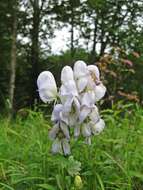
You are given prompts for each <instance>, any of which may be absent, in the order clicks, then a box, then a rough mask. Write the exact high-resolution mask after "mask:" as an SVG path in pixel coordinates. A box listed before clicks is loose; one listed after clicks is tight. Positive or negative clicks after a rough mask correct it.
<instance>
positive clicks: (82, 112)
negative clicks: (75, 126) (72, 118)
mask: <svg viewBox="0 0 143 190" xmlns="http://www.w3.org/2000/svg"><path fill="white" fill-rule="evenodd" d="M90 112H91V108H90V107H87V106H83V107H82V108H81V110H80V114H79V123H82V122H83V121H84V120H85V119H86V118H87V116H88V115H89V114H90Z"/></svg>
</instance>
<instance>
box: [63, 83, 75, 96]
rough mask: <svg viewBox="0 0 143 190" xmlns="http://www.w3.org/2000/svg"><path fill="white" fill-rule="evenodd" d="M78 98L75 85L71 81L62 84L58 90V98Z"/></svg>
mask: <svg viewBox="0 0 143 190" xmlns="http://www.w3.org/2000/svg"><path fill="white" fill-rule="evenodd" d="M71 95H72V96H78V92H77V88H76V84H75V82H74V81H73V80H70V81H68V82H66V83H64V84H63V85H62V86H61V88H60V96H71Z"/></svg>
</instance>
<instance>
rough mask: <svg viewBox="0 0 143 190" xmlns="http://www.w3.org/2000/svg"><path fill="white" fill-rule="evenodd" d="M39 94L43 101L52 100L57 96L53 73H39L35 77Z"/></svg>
mask: <svg viewBox="0 0 143 190" xmlns="http://www.w3.org/2000/svg"><path fill="white" fill-rule="evenodd" d="M37 86H38V91H39V96H40V98H41V100H42V101H43V102H44V103H47V102H50V101H53V100H54V99H55V98H56V97H57V86H56V82H55V78H54V76H53V74H52V73H51V72H49V71H43V72H42V73H40V75H39V76H38V79H37Z"/></svg>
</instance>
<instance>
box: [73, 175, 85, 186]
mask: <svg viewBox="0 0 143 190" xmlns="http://www.w3.org/2000/svg"><path fill="white" fill-rule="evenodd" d="M74 185H75V187H76V189H82V187H83V183H82V179H81V177H80V176H79V175H76V176H75V179H74Z"/></svg>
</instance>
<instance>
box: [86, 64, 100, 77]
mask: <svg viewBox="0 0 143 190" xmlns="http://www.w3.org/2000/svg"><path fill="white" fill-rule="evenodd" d="M87 68H88V71H90V74H91V76H92V77H93V79H95V80H100V73H99V69H98V67H97V66H96V65H88V66H87Z"/></svg>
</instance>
